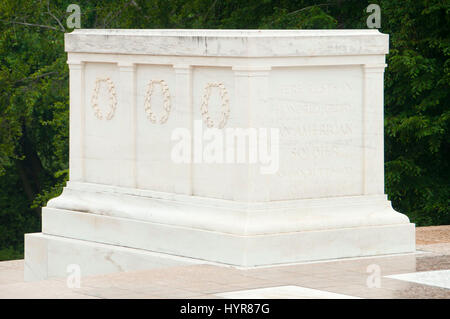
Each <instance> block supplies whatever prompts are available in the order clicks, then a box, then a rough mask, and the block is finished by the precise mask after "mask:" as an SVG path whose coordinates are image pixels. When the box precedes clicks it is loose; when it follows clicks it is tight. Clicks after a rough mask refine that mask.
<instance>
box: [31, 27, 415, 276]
mask: <svg viewBox="0 0 450 319" xmlns="http://www.w3.org/2000/svg"><path fill="white" fill-rule="evenodd" d="M66 51H67V52H68V63H69V66H70V154H69V155H70V156H69V158H70V163H69V165H70V181H69V183H68V185H67V187H66V188H65V190H64V192H63V194H62V195H61V196H59V197H57V198H55V199H53V200H51V201H50V202H49V203H48V206H47V207H46V208H44V209H43V234H41V235H35V236H37V237H36V238H34V237H29V238H30V241H33V242H37V241H42V242H43V243H44V244H43V245H41V247H42V249H44V250H45V251H49V249H50V248H49V247H50V246H51V245H53V244H52V243H53V242H54V237H53V236H60V237H65V238H66V239H67V240H68V242H67V247H72V248H70V249H74V248H73V247H74V245H77V243H78V241H79V240H84V241H87V242H97V243H101V244H103V245H106V246H108V247H109V248H105V251H108V250H111V251H115V250H116V248H120V247H121V246H126V247H131V248H136V249H139V250H142V251H141V252H140V253H144V254H145V253H146V252H148V251H155V252H158V253H164V254H167V255H169V254H173V255H178V256H185V257H191V258H195V259H196V260H197V261H198V260H208V261H213V262H221V263H225V264H231V265H237V266H258V265H273V264H281V263H290V262H297V261H305V260H319V259H327V258H342V257H356V256H368V255H378V254H386V253H405V252H412V251H414V250H415V243H414V225H413V224H411V223H409V220H408V218H407V217H406V216H404V215H402V214H399V213H397V212H395V211H394V210H393V209H392V207H391V204H390V202H389V201H388V200H387V197H386V195H385V194H384V142H383V72H384V68H385V66H386V65H385V54H387V53H388V36H387V35H385V34H381V33H379V32H378V31H376V30H308V31H307V30H285V31H274V30H264V31H262V30H76V31H74V32H72V33H70V34H66ZM208 90H209V91H210V93H208V92H209V91H208ZM211 92H212V93H211ZM209 94H211V96H209ZM205 96H208V97H207V98H205ZM205 101H206V102H207V103H206V102H205ZM205 105H207V106H208V108H209V110H208V112H209V113H205V109H204V107H205ZM205 114H208V116H210V120H212V121H213V124H214V125H215V126H218V127H219V128H218V130H219V131H223V130H226V129H228V128H242V129H247V128H258V129H259V128H276V129H278V130H279V144H278V146H279V147H278V148H277V150H278V157H277V159H279V161H278V162H277V167H276V168H277V169H276V170H274V171H273V173H271V174H262V173H261V171H260V164H261V163H247V162H244V163H239V164H228V163H226V164H220V163H205V162H203V163H182V164H180V163H176V162H174V161H173V160H172V158H171V151H172V148H173V145H174V142H173V141H172V139H171V136H172V133H173V132H174V130H176V129H179V128H185V129H187V130H189V131H191V132H192V131H195V129H196V128H197V126H198V123H203V126H206V125H205V124H207V123H208V122H207V119H206V118H205ZM221 116H222V118H221ZM197 148H198V145H197V144H195V141H192V149H193V150H194V151H195V149H197ZM193 157H195V156H193ZM63 244H64V243H63ZM63 244H62V245H63ZM33 249H34V248H33V245H28V246H27V247H26V252H27V253H26V256H27V255H29V256H32V255H33ZM77 249H79V250H80V256H81V255H83V253H81V252H82V251H83V250H85V248H84V246H81V245H80V247H79V248H77ZM89 253H90V252H88V251H86V254H89ZM26 258H27V257H26ZM31 260H32V258H31V257H30V262H29V263H27V265H29V266H30V267H31V268H30V270H29V273H30V274H31V275H30V276H29V278H30V279H32V277H33V275H32V270H33V269H32V268H33V267H36V269H38V270H39V263H36V262H32V261H31ZM33 260H34V259H33ZM55 260H56V259H55ZM130 260H134V259H133V258H131V257H130ZM80 262H84V261H83V260H80ZM152 263H153V262H150V261H149V267H151V266H152ZM134 264H135V263H134V262H130V265H134ZM55 265H56V264H55ZM53 266H54V265H53ZM53 266H52V265H50V264H49V268H48V269H53V270H52V271H51V272H47V274H48V275H49V276H51V275H52V274H61V273H62V271H63V270H62V267H63V265H62V264H58V267H59V268H58V267H56V266H54V267H56V268H58V269H56V268H52V267H53ZM85 267H89V265H88V264H87V265H86V266H85ZM92 267H93V269H94V268H95V266H94V265H93V266H92ZM88 270H89V269H88ZM97 270H98V269H96V270H95V271H96V272H97ZM130 270H131V268H130ZM99 271H101V269H100V270H99ZM105 271H106V269H105ZM26 272H27V270H26ZM37 273H39V271H37Z"/></svg>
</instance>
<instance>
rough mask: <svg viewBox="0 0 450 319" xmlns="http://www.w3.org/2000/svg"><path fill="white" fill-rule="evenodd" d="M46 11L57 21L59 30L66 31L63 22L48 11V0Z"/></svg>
mask: <svg viewBox="0 0 450 319" xmlns="http://www.w3.org/2000/svg"><path fill="white" fill-rule="evenodd" d="M45 13H47V14H48V15H50V16H51V17H52V18H53V19H55V20H56V22H58V24H59V26H60V27H61V31H62V32H66V28H64V26H63V24H62V23H61V21H59V19H58V18H57V17H55V15H54V14H53V13H51V11H50V0H49V1H47V12H45Z"/></svg>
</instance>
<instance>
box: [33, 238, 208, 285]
mask: <svg viewBox="0 0 450 319" xmlns="http://www.w3.org/2000/svg"><path fill="white" fill-rule="evenodd" d="M198 263H204V262H203V261H196V260H194V259H191V258H182V257H177V256H171V255H167V254H159V253H154V252H151V251H146V250H142V249H133V248H127V247H120V246H115V245H106V244H101V243H96V242H89V241H84V240H77V239H70V238H64V237H58V236H52V235H46V234H43V233H34V234H25V267H24V269H25V274H24V276H25V281H37V280H44V279H47V278H52V277H66V276H68V275H69V272H68V271H69V270H70V268H68V266H69V265H79V266H80V275H81V276H93V275H100V274H108V273H115V272H122V271H137V270H148V269H152V268H162V267H170V266H184V265H193V264H198ZM72 271H73V270H72Z"/></svg>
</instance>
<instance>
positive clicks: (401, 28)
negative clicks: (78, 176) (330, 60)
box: [0, 0, 450, 260]
mask: <svg viewBox="0 0 450 319" xmlns="http://www.w3.org/2000/svg"><path fill="white" fill-rule="evenodd" d="M72 2H73V1H72V0H53V1H46V0H41V1H25V0H2V1H1V2H0V260H2V259H8V258H19V257H20V256H21V254H22V251H23V234H24V233H27V232H35V231H39V230H40V207H41V206H43V205H45V204H46V202H47V200H48V199H50V198H52V197H54V196H57V195H58V194H59V192H60V191H61V189H62V186H63V185H64V183H65V180H66V179H67V173H68V109H69V107H68V68H67V65H66V54H65V52H64V33H65V32H70V31H71V30H68V29H67V27H66V24H65V19H66V18H67V17H68V15H69V14H70V13H67V12H66V8H67V6H68V5H69V4H70V3H72ZM372 2H375V3H378V4H379V5H380V7H381V14H382V21H381V30H380V31H381V32H384V33H388V34H389V35H390V48H391V49H390V53H389V55H388V57H387V63H388V68H387V70H386V76H385V85H386V89H385V127H386V131H385V133H386V134H385V135H386V152H385V153H386V190H387V193H388V195H389V197H390V199H391V200H392V201H393V204H394V207H395V208H396V209H397V210H399V211H401V212H402V213H405V214H407V215H408V216H409V217H410V218H411V219H412V221H413V222H416V223H417V224H418V225H431V224H444V223H445V224H449V223H450V214H449V198H450V190H449V188H450V187H449V182H448V181H449V179H450V176H449V161H448V159H449V158H450V156H449V155H450V154H449V149H450V148H449V145H448V143H449V140H450V139H449V108H448V103H449V78H450V76H449V69H450V62H449V58H448V57H449V52H450V49H449V41H450V40H449V34H450V30H449V26H450V23H449V22H450V21H449V10H450V7H449V6H450V3H449V2H448V1H442V0H441V1H440V0H397V1H395V0H389V1H388V0H380V1H362V0H330V1H323V2H322V1H313V0H247V1H242V0H118V1H110V0H108V1H106V0H102V1H89V0H82V1H77V4H78V5H79V6H80V8H81V24H82V27H83V28H137V29H139V28H218V29H225V28H229V29H233V28H240V29H324V28H338V29H339V28H340V29H349V28H363V29H365V28H366V18H367V16H368V13H366V11H365V9H366V7H367V6H368V5H369V3H372Z"/></svg>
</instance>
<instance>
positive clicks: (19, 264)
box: [0, 226, 450, 299]
mask: <svg viewBox="0 0 450 319" xmlns="http://www.w3.org/2000/svg"><path fill="white" fill-rule="evenodd" d="M416 241H417V251H416V253H413V254H405V255H389V256H380V257H366V258H351V259H339V260H330V261H321V262H313V263H302V264H295V265H284V266H276V267H265V268H253V269H237V268H233V267H223V266H216V265H211V264H202V265H191V266H182V267H167V268H160V269H153V270H148V271H136V272H122V273H114V274H108V275H99V276H92V277H83V278H82V280H81V285H80V287H79V288H69V287H68V285H67V279H66V278H59V279H50V280H44V281H38V282H24V281H23V267H24V264H23V260H14V261H4V262H0V298H76V299H79V298H83V299H84V298H88V299H97V298H102V299H103V298H186V299H190V298H192V299H199V298H231V299H233V298H243V299H248V298H258V299H259V298H290V299H297V298H298V299H307V298H342V299H347V298H382V299H385V298H388V299H391V298H441V299H442V298H445V299H450V226H434V227H420V228H417V230H416Z"/></svg>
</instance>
